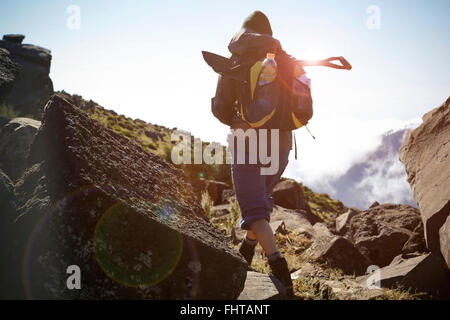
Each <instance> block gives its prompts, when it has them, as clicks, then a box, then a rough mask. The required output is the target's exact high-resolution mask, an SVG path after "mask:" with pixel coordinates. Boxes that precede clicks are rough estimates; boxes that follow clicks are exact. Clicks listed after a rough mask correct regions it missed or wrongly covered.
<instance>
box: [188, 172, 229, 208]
mask: <svg viewBox="0 0 450 320" xmlns="http://www.w3.org/2000/svg"><path fill="white" fill-rule="evenodd" d="M189 182H190V183H191V184H192V186H193V188H194V190H195V192H196V193H197V194H201V193H202V192H203V191H205V190H206V191H208V194H209V195H210V197H211V200H212V201H213V204H214V205H215V206H216V205H219V204H223V200H222V192H223V191H224V190H226V189H230V186H229V185H228V184H227V183H225V182H222V181H216V180H207V179H203V178H201V179H194V180H192V181H189Z"/></svg>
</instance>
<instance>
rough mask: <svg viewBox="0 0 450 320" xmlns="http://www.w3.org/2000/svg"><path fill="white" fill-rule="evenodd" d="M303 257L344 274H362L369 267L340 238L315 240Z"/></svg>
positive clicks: (348, 242) (360, 256) (351, 246)
mask: <svg viewBox="0 0 450 320" xmlns="http://www.w3.org/2000/svg"><path fill="white" fill-rule="evenodd" d="M305 256H306V257H307V258H308V259H311V260H312V261H316V262H318V263H324V264H326V265H327V266H329V267H331V268H338V269H341V270H342V271H343V272H344V273H356V274H363V273H364V272H365V271H366V268H367V266H368V265H369V262H368V260H367V259H366V258H365V257H364V256H363V255H362V254H361V253H360V252H359V251H358V249H356V248H355V246H354V245H353V244H352V243H351V242H350V241H348V240H347V239H345V238H343V237H340V236H335V237H322V238H318V239H315V240H314V242H313V244H312V245H311V247H309V248H308V250H307V251H306V252H305Z"/></svg>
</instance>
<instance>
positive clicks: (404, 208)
mask: <svg viewBox="0 0 450 320" xmlns="http://www.w3.org/2000/svg"><path fill="white" fill-rule="evenodd" d="M421 223H422V221H421V219H420V212H419V210H417V209H416V208H414V207H412V206H409V205H397V204H382V205H378V206H375V207H372V208H370V209H367V210H366V211H363V212H361V213H360V214H357V215H355V216H354V217H353V218H352V219H351V220H350V226H349V229H348V231H347V232H346V234H345V237H346V238H348V239H349V240H351V241H352V242H353V243H354V244H355V246H356V247H357V248H358V250H359V251H360V252H361V253H362V254H363V255H364V256H366V258H368V259H369V260H370V261H371V262H372V264H375V265H378V266H379V267H383V266H385V265H388V264H389V263H390V262H391V261H392V259H393V258H394V257H395V256H397V255H399V254H400V253H402V250H403V247H404V246H405V243H406V242H407V241H408V240H409V239H410V238H411V237H412V236H413V234H414V230H417V229H416V228H417V226H419V225H420V224H421ZM421 236H422V235H421V234H418V235H417V237H419V238H420V237H421Z"/></svg>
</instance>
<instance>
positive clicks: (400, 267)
mask: <svg viewBox="0 0 450 320" xmlns="http://www.w3.org/2000/svg"><path fill="white" fill-rule="evenodd" d="M379 275H380V278H379V281H380V286H381V287H387V288H395V287H397V286H399V285H400V286H402V287H403V288H404V289H409V288H411V289H412V292H424V293H428V294H432V295H433V296H434V298H440V299H449V298H450V272H449V271H448V270H447V269H446V267H445V264H443V263H442V259H441V258H440V257H436V256H434V255H433V254H432V253H427V254H424V255H419V256H415V257H410V258H406V259H403V258H401V257H396V259H395V260H394V261H393V262H392V263H391V264H390V265H388V266H385V267H383V268H381V269H380V270H379ZM368 278H369V276H367V275H366V276H361V277H359V278H357V280H358V282H359V283H361V284H366V283H367V282H368V280H369V279H368ZM369 282H370V281H369Z"/></svg>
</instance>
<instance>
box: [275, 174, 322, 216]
mask: <svg viewBox="0 0 450 320" xmlns="http://www.w3.org/2000/svg"><path fill="white" fill-rule="evenodd" d="M273 199H274V203H275V204H277V205H279V206H281V207H283V208H286V209H300V210H304V211H306V212H307V213H312V212H311V208H310V207H309V204H308V202H307V201H306V198H305V195H304V194H303V190H302V188H301V186H300V185H299V184H298V183H297V182H295V181H293V180H283V181H280V182H278V183H277V184H276V185H275V187H274V189H273ZM316 222H321V219H320V218H319V217H317V221H316ZM313 223H315V222H313Z"/></svg>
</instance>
